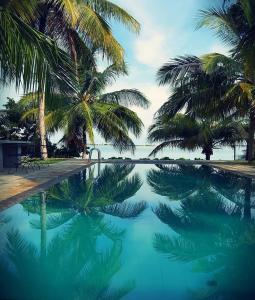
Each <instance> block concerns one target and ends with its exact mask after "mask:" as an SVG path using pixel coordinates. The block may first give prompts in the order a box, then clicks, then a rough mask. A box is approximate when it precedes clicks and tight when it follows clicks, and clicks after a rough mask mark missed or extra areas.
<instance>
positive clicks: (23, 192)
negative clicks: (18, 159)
mask: <svg viewBox="0 0 255 300" xmlns="http://www.w3.org/2000/svg"><path fill="white" fill-rule="evenodd" d="M90 165H91V163H88V162H86V161H84V160H77V159H70V160H66V161H62V162H59V163H55V164H51V165H49V166H48V167H46V166H45V167H43V168H42V169H41V170H37V171H31V170H30V171H29V173H25V172H18V173H14V174H1V173H0V191H1V192H0V210H2V209H5V208H7V207H9V206H11V205H13V204H14V203H17V202H18V201H20V200H22V199H24V198H25V197H27V196H29V195H31V194H32V193H34V192H36V191H39V190H40V189H45V188H47V187H49V186H51V185H52V184H55V183H57V182H59V181H60V180H61V179H64V178H65V177H67V176H69V175H71V174H74V173H77V172H79V170H82V169H84V168H86V167H88V166H90Z"/></svg>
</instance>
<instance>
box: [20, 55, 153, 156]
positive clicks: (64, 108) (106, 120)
mask: <svg viewBox="0 0 255 300" xmlns="http://www.w3.org/2000/svg"><path fill="white" fill-rule="evenodd" d="M86 61H87V57H86ZM90 62H93V55H92V58H91V59H90ZM87 67H88V63H87V64H86V65H85V68H80V70H79V73H78V74H79V77H77V78H78V80H77V81H76V86H77V89H76V90H77V92H73V91H72V90H70V93H69V95H67V96H66V95H63V94H60V93H59V92H56V93H55V94H53V96H52V99H48V102H47V104H46V110H47V115H46V125H47V126H48V129H49V130H51V131H54V130H58V129H64V130H65V134H64V141H66V142H67V144H69V143H71V142H72V143H74V144H75V145H76V147H77V149H78V150H79V152H83V157H84V158H85V157H86V149H87V143H88V138H89V139H90V141H91V142H92V143H94V128H95V129H96V130H97V132H98V133H99V134H100V135H101V136H102V137H103V138H104V139H105V140H106V141H107V142H111V143H112V144H113V146H114V147H116V148H118V149H119V150H120V151H122V150H124V149H128V150H130V149H131V150H134V148H135V145H134V143H133V141H132V139H131V138H130V137H129V132H131V133H132V134H134V135H135V136H139V135H140V133H141V128H142V121H141V120H140V118H139V117H138V116H137V114H136V113H135V112H133V111H132V110H131V109H129V108H128V106H129V105H136V106H141V107H148V105H149V101H148V100H147V99H146V97H145V96H144V95H143V94H142V93H141V92H139V91H138V90H136V89H124V90H120V91H115V92H111V93H105V88H106V87H107V86H108V85H109V84H110V83H112V81H113V80H115V78H116V77H118V76H119V75H120V74H123V73H124V74H125V73H126V70H125V69H123V67H121V68H120V67H119V66H117V65H115V64H114V65H111V66H109V67H107V68H106V69H105V70H104V71H103V72H99V71H97V68H96V66H95V65H94V64H93V63H92V64H91V66H90V69H89V70H88V69H87ZM36 100H37V98H36V95H35V94H28V95H26V96H25V97H24V98H23V99H21V102H23V103H24V105H32V109H30V110H29V109H28V110H27V112H26V114H25V115H24V117H28V116H34V115H35V116H36V115H37V114H38V111H37V110H36V109H34V108H33V107H36V106H37V104H33V103H36Z"/></svg>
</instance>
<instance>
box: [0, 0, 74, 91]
mask: <svg viewBox="0 0 255 300" xmlns="http://www.w3.org/2000/svg"><path fill="white" fill-rule="evenodd" d="M37 4H38V1H35V0H32V1H22V2H21V1H18V0H14V1H9V0H6V1H1V6H0V7H1V9H0V29H1V37H0V70H1V84H5V83H7V84H8V83H10V82H11V81H14V82H15V83H16V86H17V87H19V86H20V85H23V87H24V89H25V90H26V91H27V90H29V89H31V88H33V85H35V86H36V83H38V82H39V81H40V80H41V77H42V70H43V68H44V62H45V64H47V66H48V68H49V71H50V72H51V73H55V74H58V77H60V78H61V80H62V81H63V80H64V81H65V82H66V83H67V82H68V80H67V78H68V76H71V75H72V73H73V72H72V69H73V68H72V66H71V61H70V60H69V57H68V55H67V54H66V53H65V52H64V51H63V50H61V49H60V48H58V47H57V44H56V42H55V41H54V40H52V39H50V38H47V37H46V36H45V35H44V34H42V33H40V32H39V31H38V30H36V29H34V28H32V27H31V26H30V25H29V24H30V23H31V22H32V21H33V20H34V18H35V16H38V11H37ZM10 29H11V30H10Z"/></svg>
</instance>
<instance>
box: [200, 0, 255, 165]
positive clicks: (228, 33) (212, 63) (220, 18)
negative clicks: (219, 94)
mask: <svg viewBox="0 0 255 300" xmlns="http://www.w3.org/2000/svg"><path fill="white" fill-rule="evenodd" d="M254 25H255V8H254V2H253V1H252V0H238V1H236V2H234V3H232V4H230V5H227V6H225V7H223V8H221V7H220V8H212V9H209V10H205V11H201V23H200V24H199V26H200V27H207V28H210V29H212V30H214V31H215V32H216V33H217V35H218V36H219V37H220V38H221V39H222V40H223V41H224V42H225V43H227V44H228V45H229V46H230V47H231V56H230V57H228V56H225V55H222V54H219V53H211V54H208V55H205V56H204V57H203V64H204V67H205V70H206V71H207V72H208V73H210V72H215V71H219V66H220V71H221V70H222V68H224V72H225V73H226V74H227V76H229V77H231V78H233V79H234V80H233V83H232V85H230V87H229V89H228V90H227V93H225V94H224V97H223V99H222V102H223V103H222V104H221V107H223V108H225V112H227V113H229V112H230V111H232V112H233V111H234V112H235V111H236V112H237V114H239V116H240V115H241V116H243V115H246V116H247V117H248V118H249V136H248V149H247V158H248V160H249V161H250V160H252V159H253V156H254V149H253V148H254V133H255V110H254V92H253V91H254V88H255V71H254V70H255V59H254V53H255V45H254Z"/></svg>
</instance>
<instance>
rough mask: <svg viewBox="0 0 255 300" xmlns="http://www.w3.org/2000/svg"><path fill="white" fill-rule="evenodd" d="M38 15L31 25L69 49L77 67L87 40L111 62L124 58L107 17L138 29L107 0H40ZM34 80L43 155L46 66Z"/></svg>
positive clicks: (137, 26)
mask: <svg viewBox="0 0 255 300" xmlns="http://www.w3.org/2000/svg"><path fill="white" fill-rule="evenodd" d="M37 9H38V11H39V15H38V18H37V19H35V20H34V21H33V23H32V24H33V26H34V27H35V28H37V29H38V30H39V31H40V32H42V33H43V34H45V35H47V36H49V37H51V38H53V39H54V40H56V41H57V42H58V43H59V44H61V45H62V47H64V48H65V50H66V51H67V52H68V53H70V55H71V58H72V60H73V63H74V67H75V70H76V71H77V69H78V60H77V59H78V58H77V56H78V55H79V52H82V51H84V48H85V46H84V45H87V44H90V45H93V47H95V48H97V50H99V51H100V52H102V53H103V55H106V56H107V57H108V58H110V59H111V61H113V62H114V63H117V64H120V65H121V64H122V63H123V61H124V57H123V53H124V51H123V49H122V47H121V46H120V44H119V43H118V42H117V41H116V39H115V38H114V37H113V34H112V32H111V27H110V25H109V24H108V21H110V20H111V19H114V20H117V21H119V22H121V23H122V24H124V25H126V26H127V28H129V29H130V30H132V31H135V32H139V29H140V25H139V23H138V22H137V21H136V20H135V19H134V18H133V17H132V16H130V15H129V14H128V13H127V12H126V11H125V10H123V9H122V8H120V7H119V6H117V5H116V4H113V3H112V2H110V1H108V0H104V1H95V0H88V1H76V0H74V1H69V0H68V1H66V0H57V1H49V0H44V1H40V2H39V3H38V7H37ZM42 74H43V77H42V79H41V80H40V81H39V82H38V91H39V97H38V98H39V99H38V100H39V101H38V102H39V103H38V106H39V117H38V124H39V133H40V143H41V156H42V158H43V159H45V158H47V147H46V128H45V121H44V119H45V97H46V95H45V94H46V88H47V83H48V82H51V81H52V79H50V78H48V77H49V76H48V74H47V68H46V69H45V71H44V72H42Z"/></svg>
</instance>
